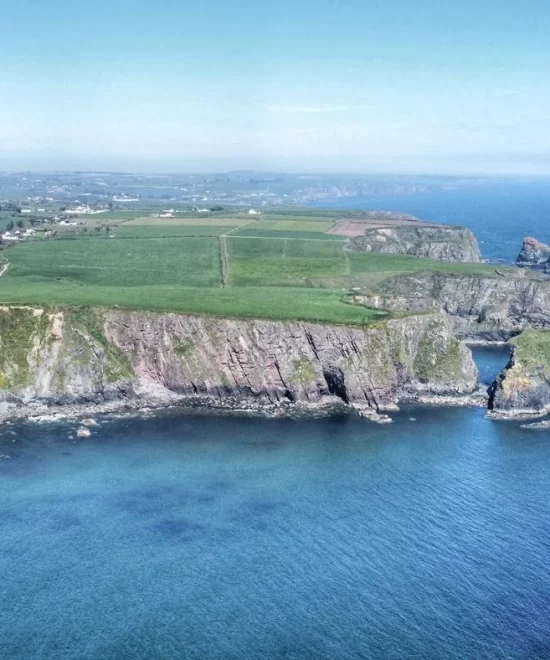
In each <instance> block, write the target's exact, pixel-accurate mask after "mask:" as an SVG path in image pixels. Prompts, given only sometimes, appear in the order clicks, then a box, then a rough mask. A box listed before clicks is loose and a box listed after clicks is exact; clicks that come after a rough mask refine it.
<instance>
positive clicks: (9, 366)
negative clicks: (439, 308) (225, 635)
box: [0, 307, 477, 412]
mask: <svg viewBox="0 0 550 660" xmlns="http://www.w3.org/2000/svg"><path fill="white" fill-rule="evenodd" d="M476 387H477V369H476V367H475V364H474V362H473V359H472V356H471V353H470V350H469V349H468V348H467V347H466V346H464V345H463V344H462V343H460V342H459V341H458V340H457V339H456V338H455V337H454V335H453V333H452V329H451V326H450V323H449V321H448V319H447V317H446V316H445V315H444V314H443V313H441V312H433V313H429V314H420V315H417V316H409V317H407V318H402V319H393V320H389V321H384V322H377V323H374V324H372V325H371V326H369V327H366V328H353V327H342V326H328V325H318V324H312V323H301V322H292V323H290V322H289V323H285V322H274V321H260V320H254V321H247V320H229V319H217V318H210V317H198V316H188V315H180V314H157V313H149V312H133V311H114V310H93V309H87V308H86V309H80V308H77V309H64V310H55V311H50V310H46V309H40V308H30V307H2V308H0V402H3V407H4V408H5V409H7V408H9V407H10V406H12V407H17V406H27V407H29V406H31V407H32V406H44V405H46V406H51V405H66V404H78V403H96V404H97V403H103V402H108V401H119V402H125V401H130V400H134V401H143V403H144V405H147V403H148V402H149V401H150V400H151V399H155V400H157V401H158V400H160V401H163V400H166V401H173V400H174V397H177V398H179V399H183V400H189V401H193V400H200V401H206V402H208V403H210V404H213V405H216V404H218V403H219V404H223V403H226V402H235V405H236V407H238V404H239V403H240V402H246V401H255V402H259V403H262V404H268V405H275V406H278V405H281V404H293V403H294V404H322V403H328V402H331V403H334V402H338V403H341V404H351V405H355V406H358V407H361V408H365V409H368V410H372V411H374V412H379V411H383V410H387V409H392V408H395V406H396V404H397V403H398V402H399V401H400V400H404V399H407V400H411V399H412V400H415V399H418V398H422V397H423V396H428V397H430V396H435V397H437V396H445V397H448V396H457V395H468V394H470V393H472V392H473V391H474V390H475V389H476Z"/></svg>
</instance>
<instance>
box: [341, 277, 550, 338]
mask: <svg viewBox="0 0 550 660" xmlns="http://www.w3.org/2000/svg"><path fill="white" fill-rule="evenodd" d="M377 289H378V292H377V294H376V295H361V294H356V295H354V296H351V297H350V301H351V302H355V303H356V304H364V305H368V306H371V307H378V308H381V309H388V310H391V311H399V312H418V311H420V310H422V309H425V310H433V309H442V310H444V311H445V312H446V313H448V314H449V315H450V318H451V321H452V324H453V328H454V331H455V333H456V335H457V336H458V337H459V338H460V339H464V340H470V341H471V340H486V341H507V340H508V339H510V337H512V336H514V335H516V334H518V333H519V332H521V331H522V330H523V329H524V328H548V327H550V279H548V278H547V277H544V276H543V275H538V274H534V273H530V272H528V271H520V270H518V271H517V273H516V274H509V275H505V276H499V275H498V274H497V273H495V274H494V275H491V276H488V275H476V274H464V275H462V274H450V273H436V272H423V273H407V274H404V275H397V276H395V277H392V278H389V279H388V280H385V281H383V282H382V283H380V284H379V285H378V287H377Z"/></svg>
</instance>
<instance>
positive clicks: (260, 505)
mask: <svg viewBox="0 0 550 660" xmlns="http://www.w3.org/2000/svg"><path fill="white" fill-rule="evenodd" d="M276 509H277V504H275V503H274V502H269V501H267V500H253V501H251V502H247V503H246V504H245V506H244V510H243V511H242V513H241V514H240V515H238V516H236V518H235V520H238V521H244V522H245V523H247V524H248V525H250V526H251V527H253V528H254V529H256V530H259V531H265V530H267V528H268V522H269V519H270V518H271V516H272V514H273V513H274V512H275V511H276Z"/></svg>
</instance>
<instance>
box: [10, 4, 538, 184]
mask: <svg viewBox="0 0 550 660" xmlns="http://www.w3.org/2000/svg"><path fill="white" fill-rule="evenodd" d="M0 26H1V28H2V30H1V32H2V38H1V39H0V101H1V102H0V168H1V169H10V170H13V169H16V170H19V169H25V170H26V169H29V170H32V169H43V170H56V169H66V170H69V169H70V170H73V169H74V170H96V169H102V170H125V171H134V172H189V171H201V172H206V171H227V170H235V169H256V170H271V171H289V172H293V171H295V172H350V173H423V174H454V173H456V174H529V175H531V174H535V175H538V174H542V175H547V174H550V121H549V120H550V84H549V77H550V74H549V72H550V40H549V39H548V36H547V35H548V29H549V27H550V2H548V0H528V1H525V0H523V1H522V2H517V1H516V0H498V1H496V0H461V1H460V2H458V0H449V1H448V2H447V1H444V0H385V1H383V2H378V1H377V0H372V1H371V0H339V1H337V0H315V1H311V0H292V1H290V0H272V1H271V2H258V1H257V0H256V1H255V2H252V1H251V0H237V1H236V2H229V1H228V0H210V1H208V0H206V2H202V3H199V2H197V1H196V0H194V1H193V2H191V1H190V0H156V1H155V2H152V1H148V2H145V1H144V0H133V1H130V0H95V1H89V2H80V1H75V0H47V1H44V0H19V1H18V2H17V3H16V2H9V3H5V5H4V6H3V7H2V12H1V17H0Z"/></svg>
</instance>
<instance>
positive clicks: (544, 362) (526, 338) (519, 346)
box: [510, 329, 550, 376]
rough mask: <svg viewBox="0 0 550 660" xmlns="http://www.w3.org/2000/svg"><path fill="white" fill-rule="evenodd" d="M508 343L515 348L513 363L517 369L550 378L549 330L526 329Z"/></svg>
mask: <svg viewBox="0 0 550 660" xmlns="http://www.w3.org/2000/svg"><path fill="white" fill-rule="evenodd" d="M510 343H511V344H512V346H514V347H515V351H514V362H515V364H516V366H517V367H518V368H523V369H524V370H525V371H526V372H530V373H533V372H536V371H540V372H541V374H544V375H549V376H550V330H532V329H527V330H524V331H523V332H522V333H521V334H520V335H518V336H517V337H514V338H513V339H512V340H511V341H510Z"/></svg>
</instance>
